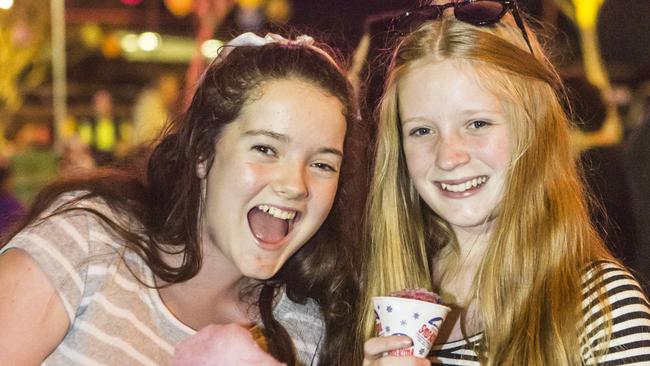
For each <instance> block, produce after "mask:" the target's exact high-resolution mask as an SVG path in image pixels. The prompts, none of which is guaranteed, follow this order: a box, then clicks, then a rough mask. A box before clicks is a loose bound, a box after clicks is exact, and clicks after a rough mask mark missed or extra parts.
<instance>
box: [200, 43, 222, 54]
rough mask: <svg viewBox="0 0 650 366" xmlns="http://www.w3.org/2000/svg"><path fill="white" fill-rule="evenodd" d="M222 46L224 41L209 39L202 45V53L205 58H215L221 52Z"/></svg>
mask: <svg viewBox="0 0 650 366" xmlns="http://www.w3.org/2000/svg"><path fill="white" fill-rule="evenodd" d="M221 46H223V42H222V41H220V40H218V39H209V40H207V41H205V42H203V44H202V45H201V54H203V56H204V57H205V58H210V59H212V58H215V57H217V55H218V54H219V51H220V50H221Z"/></svg>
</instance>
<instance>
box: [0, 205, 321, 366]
mask: <svg viewBox="0 0 650 366" xmlns="http://www.w3.org/2000/svg"><path fill="white" fill-rule="evenodd" d="M69 198H70V197H69V196H68V197H67V198H66V199H69ZM101 202H102V201H100V200H97V199H95V200H92V201H90V202H86V203H84V204H83V205H84V206H92V207H93V208H96V209H98V210H99V211H100V212H102V213H105V214H106V213H108V215H109V217H114V214H112V213H111V211H110V209H108V207H107V206H106V205H105V204H103V203H101ZM120 240H121V239H120V238H119V237H118V236H117V235H116V234H115V233H113V232H112V231H111V230H110V229H109V228H107V227H106V225H104V224H103V223H101V222H100V220H99V219H98V218H96V217H95V216H94V215H92V214H90V213H87V212H84V211H79V210H75V211H72V212H68V213H64V214H60V215H56V216H53V217H51V218H48V219H46V220H45V221H44V222H42V223H41V224H38V225H36V226H32V227H28V228H27V229H25V230H23V231H22V232H20V233H19V234H18V235H16V236H15V237H14V238H13V239H12V240H11V242H9V243H8V245H6V246H5V247H4V248H2V250H0V253H2V252H4V251H6V250H9V249H10V248H19V249H22V250H24V251H26V252H28V253H29V254H30V255H31V257H32V258H33V259H34V260H35V261H36V262H37V263H38V265H39V266H40V267H41V269H42V270H43V271H44V273H45V274H46V275H47V276H48V277H49V279H50V280H51V282H52V284H53V285H54V286H55V288H56V289H57V291H58V293H59V295H60V298H61V300H62V301H63V304H64V307H65V309H66V311H67V313H68V317H69V319H70V328H69V330H68V332H67V334H66V335H65V338H64V339H63V341H62V343H61V344H59V346H58V347H57V348H56V349H55V350H54V352H53V353H52V354H50V355H49V357H48V358H47V359H46V360H45V362H44V363H43V364H44V365H66V366H68V365H70V366H73V365H167V364H168V363H169V361H170V360H171V357H172V355H173V351H174V345H176V343H178V342H179V341H181V340H183V339H185V338H186V337H188V336H190V335H192V334H194V333H196V331H195V330H194V329H191V328H190V327H188V326H187V325H185V324H183V323H182V322H181V321H180V320H178V319H177V318H176V317H174V315H173V314H172V313H171V312H170V311H169V310H168V309H167V307H166V306H165V305H164V304H163V302H162V300H161V299H160V296H159V293H158V291H157V290H155V289H152V288H149V287H147V286H145V285H143V284H142V283H140V282H138V280H137V279H136V277H134V275H135V276H137V278H139V279H141V280H142V281H144V282H145V283H148V284H153V283H154V281H153V273H152V272H151V270H150V269H149V268H148V267H147V266H146V264H145V263H144V261H143V260H142V259H141V258H140V257H138V256H137V255H135V254H134V253H132V252H129V251H126V250H125V249H124V247H123V246H122V245H121V244H120ZM122 257H123V260H122ZM127 265H128V267H127ZM129 270H132V271H133V272H134V273H133V274H132V273H131V272H130V271H129ZM273 312H274V315H275V317H276V319H277V320H278V321H279V322H280V323H281V324H282V325H283V326H284V327H285V329H286V330H287V331H288V332H289V334H290V335H291V337H292V340H293V343H294V346H295V349H296V351H297V356H298V358H299V359H300V361H301V364H303V365H316V364H317V363H318V353H319V351H320V344H321V342H322V341H323V335H324V323H323V320H322V316H321V314H320V311H319V308H318V306H317V305H316V303H315V301H313V300H311V299H310V300H309V301H308V302H307V303H306V305H300V304H296V303H294V302H292V301H291V300H289V298H288V297H287V296H286V294H284V293H283V294H282V296H281V298H280V300H279V302H278V304H277V305H276V307H275V308H274V311H273Z"/></svg>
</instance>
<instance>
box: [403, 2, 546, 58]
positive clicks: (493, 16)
mask: <svg viewBox="0 0 650 366" xmlns="http://www.w3.org/2000/svg"><path fill="white" fill-rule="evenodd" d="M447 8H454V16H455V17H456V19H458V20H460V21H462V22H465V23H469V24H472V25H476V26H479V27H480V26H487V25H492V24H494V23H497V22H499V21H500V20H501V18H503V16H504V15H506V13H508V12H509V11H512V16H513V17H514V18H515V23H517V26H518V27H519V29H520V30H521V34H522V35H523V36H524V40H525V41H526V45H528V49H530V53H532V54H534V52H533V47H532V46H531V44H530V40H529V39H528V33H527V32H526V27H524V22H523V20H522V18H521V14H519V9H518V8H517V2H516V1H515V0H463V1H458V2H456V1H450V2H449V3H447V4H444V5H425V6H421V7H418V8H415V9H412V10H408V11H407V12H405V13H403V14H401V15H399V16H397V17H395V18H393V19H392V21H391V30H392V31H396V32H399V33H401V34H405V33H408V32H411V31H413V30H415V29H416V28H417V27H419V26H420V25H422V23H424V22H426V21H430V20H436V19H438V18H440V17H441V16H442V14H443V12H444V11H445V9H447Z"/></svg>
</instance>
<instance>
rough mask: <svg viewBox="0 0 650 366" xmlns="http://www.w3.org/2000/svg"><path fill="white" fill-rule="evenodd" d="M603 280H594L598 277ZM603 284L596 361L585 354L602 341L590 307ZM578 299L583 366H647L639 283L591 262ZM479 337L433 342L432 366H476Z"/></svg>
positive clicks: (647, 320)
mask: <svg viewBox="0 0 650 366" xmlns="http://www.w3.org/2000/svg"><path fill="white" fill-rule="evenodd" d="M600 275H602V278H603V281H600V282H596V279H597V278H599V277H601V276H600ZM603 286H604V291H605V293H606V294H607V297H608V300H609V303H610V305H611V310H612V329H611V336H610V341H609V343H608V351H607V353H606V354H605V355H603V356H601V357H600V358H598V359H597V360H594V359H593V358H590V357H589V355H588V354H587V350H588V348H587V345H591V346H592V347H593V346H596V345H598V344H601V343H602V342H604V341H605V335H606V333H605V331H604V328H606V327H605V326H604V325H605V322H606V318H605V317H604V316H603V314H602V313H601V312H600V311H599V310H600V309H599V308H598V307H593V306H592V302H593V301H595V297H594V296H595V294H596V293H597V290H598V289H599V288H602V287H603ZM582 288H583V296H584V300H583V302H582V305H583V309H584V313H585V333H584V334H583V335H582V337H581V344H582V349H581V351H582V354H583V360H584V364H585V365H599V366H615V365H650V304H649V303H648V299H647V298H646V296H645V295H644V293H643V291H642V290H641V286H640V285H639V283H638V282H637V280H636V279H634V277H633V276H632V275H631V274H630V273H628V272H627V271H626V270H625V269H623V268H621V267H620V266H618V265H616V264H613V263H611V262H604V261H601V262H595V263H593V264H592V265H591V266H589V268H588V269H587V273H586V275H585V277H584V281H583V285H582ZM482 338H483V335H482V333H479V334H476V335H473V336H471V337H469V338H467V339H461V340H458V341H455V342H449V343H445V344H440V345H434V346H433V349H432V351H431V354H430V355H429V359H430V360H431V363H432V364H434V365H468V366H477V365H479V359H478V355H477V354H476V352H475V351H474V350H475V349H477V348H478V345H479V343H480V342H481V340H482Z"/></svg>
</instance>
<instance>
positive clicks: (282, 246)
mask: <svg viewBox="0 0 650 366" xmlns="http://www.w3.org/2000/svg"><path fill="white" fill-rule="evenodd" d="M345 132H346V121H345V117H344V115H343V106H342V104H341V102H340V101H339V100H338V99H337V98H336V97H333V96H329V95H327V94H325V93H324V91H323V90H321V89H320V88H318V87H316V86H314V85H312V84H310V83H307V82H304V81H300V80H296V79H291V80H284V79H283V80H273V81H268V82H265V83H264V84H263V85H262V86H261V87H259V88H258V89H257V91H254V92H253V98H251V99H250V100H249V101H248V102H247V103H246V104H245V105H244V107H243V108H242V111H241V113H240V115H239V117H238V118H237V119H236V120H235V121H233V122H232V123H230V124H228V125H226V126H225V127H224V129H223V131H222V133H221V135H220V138H219V140H218V142H217V144H216V153H215V158H214V163H213V165H212V168H211V169H210V170H209V173H208V174H207V177H205V179H204V184H205V195H206V196H205V205H204V212H203V230H204V235H203V236H204V241H207V244H208V245H209V247H208V249H205V250H212V248H216V255H217V256H219V257H222V258H223V259H226V261H225V262H227V263H228V264H229V265H230V264H231V265H232V267H231V268H229V269H227V268H224V269H223V270H224V271H226V270H230V271H231V273H233V274H234V275H236V276H237V275H243V276H246V277H251V278H257V279H266V278H269V277H271V276H273V275H274V274H275V273H276V272H277V271H278V270H279V269H280V268H281V267H282V265H283V264H284V263H285V262H286V260H287V259H288V258H289V257H290V256H291V255H292V254H293V253H295V252H296V251H297V250H298V249H300V247H302V246H303V245H304V244H305V243H306V242H307V240H309V239H310V238H311V237H312V236H313V235H314V233H315V232H316V231H317V230H318V228H319V227H320V226H321V224H322V223H323V221H324V220H325V218H326V217H327V215H328V214H329V211H330V209H331V207H332V204H333V201H334V197H335V195H336V190H337V186H338V179H339V171H340V168H341V163H342V153H343V142H344V137H345ZM203 165H204V164H199V168H198V171H199V176H201V175H202V171H203V170H205V166H203Z"/></svg>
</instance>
